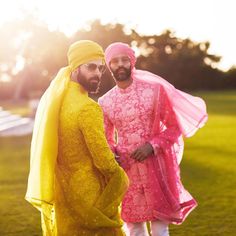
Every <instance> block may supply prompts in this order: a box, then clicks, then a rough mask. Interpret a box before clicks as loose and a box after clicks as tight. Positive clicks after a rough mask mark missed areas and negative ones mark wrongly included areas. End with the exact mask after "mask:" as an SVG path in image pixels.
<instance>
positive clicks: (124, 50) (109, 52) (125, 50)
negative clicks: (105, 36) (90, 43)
mask: <svg viewBox="0 0 236 236" xmlns="http://www.w3.org/2000/svg"><path fill="white" fill-rule="evenodd" d="M118 54H126V55H127V56H128V57H129V58H130V63H131V68H132V69H133V68H134V65H135V62H136V57H135V54H134V50H133V49H132V48H131V47H130V46H129V45H128V44H126V43H120V42H117V43H112V44H110V45H109V46H108V47H107V49H106V50H105V60H106V64H107V66H108V67H109V63H110V61H111V59H112V58H113V57H116V56H117V55H118Z"/></svg>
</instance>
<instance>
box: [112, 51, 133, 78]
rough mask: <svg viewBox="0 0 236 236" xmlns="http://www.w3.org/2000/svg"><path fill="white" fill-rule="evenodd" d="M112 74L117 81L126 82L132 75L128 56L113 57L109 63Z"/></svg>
mask: <svg viewBox="0 0 236 236" xmlns="http://www.w3.org/2000/svg"><path fill="white" fill-rule="evenodd" d="M109 66H110V69H111V72H112V74H113V76H114V78H115V80H117V81H126V80H128V79H129V78H130V75H131V63H130V59H129V57H128V56H127V55H126V54H119V55H117V56H115V57H113V58H112V59H111V61H110V63H109Z"/></svg>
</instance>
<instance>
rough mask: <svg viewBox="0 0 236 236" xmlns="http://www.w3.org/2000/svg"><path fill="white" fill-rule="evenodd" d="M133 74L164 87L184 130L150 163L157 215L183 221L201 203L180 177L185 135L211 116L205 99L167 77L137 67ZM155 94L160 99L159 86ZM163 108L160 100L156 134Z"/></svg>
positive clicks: (169, 220) (160, 217)
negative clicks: (168, 79) (160, 111)
mask: <svg viewBox="0 0 236 236" xmlns="http://www.w3.org/2000/svg"><path fill="white" fill-rule="evenodd" d="M132 76H133V78H134V79H136V80H142V81H146V82H149V83H152V84H154V85H155V84H156V85H157V86H156V88H158V87H159V86H160V85H161V86H162V88H164V90H165V94H166V95H167V98H168V100H169V103H170V105H171V107H172V109H173V111H174V114H175V118H176V120H177V124H178V127H179V129H180V136H179V138H178V139H177V140H176V142H175V143H174V144H173V145H172V146H170V147H166V148H163V149H161V150H160V152H159V153H158V154H157V156H153V157H150V158H149V159H148V165H151V166H152V167H153V166H154V169H155V172H150V173H149V174H150V180H151V182H152V185H153V189H156V190H157V194H156V196H155V199H153V200H154V201H155V202H157V205H158V208H157V210H156V212H155V214H156V217H157V218H158V219H163V220H165V221H167V222H170V223H174V224H181V223H182V222H183V221H184V220H185V218H186V217H187V215H188V214H189V213H190V212H191V211H192V210H193V209H194V208H195V207H196V206H197V202H196V201H195V200H194V199H193V197H192V196H191V195H190V194H189V193H188V192H187V191H186V190H185V189H184V187H183V185H182V183H181V180H180V170H179V163H180V161H181V158H182V154H183V138H182V137H191V136H192V135H194V134H195V132H196V131H197V130H198V129H199V128H201V127H202V126H203V125H204V124H205V123H206V121H207V118H208V117H207V113H206V105H205V102H204V101H203V100H202V99H201V98H199V97H194V96H191V95H189V94H187V93H184V92H182V91H180V90H177V89H176V88H175V87H174V86H173V85H171V84H170V83H168V82H167V81H166V80H164V79H162V78H161V77H159V76H157V75H154V74H152V73H150V72H147V71H142V70H136V69H133V71H132ZM155 97H156V98H157V99H158V89H156V93H155ZM159 110H160V109H158V102H156V106H155V108H154V111H155V119H154V124H153V129H152V136H154V135H155V136H156V135H158V134H160V133H161V132H162V130H161V124H160V122H161V121H160V114H159ZM176 147H178V148H177V149H178V150H177V149H176ZM181 149H182V150H181Z"/></svg>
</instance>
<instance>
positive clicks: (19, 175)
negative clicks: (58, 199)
mask: <svg viewBox="0 0 236 236" xmlns="http://www.w3.org/2000/svg"><path fill="white" fill-rule="evenodd" d="M200 96H201V97H203V98H204V99H205V100H206V102H207V106H208V112H209V121H208V123H207V125H206V126H205V127H204V128H203V129H202V130H200V131H199V132H198V133H197V134H196V135H195V136H194V137H192V138H190V139H186V140H185V141H186V142H185V143H186V144H185V153H184V158H183V161H182V163H181V175H182V181H183V183H184V186H185V187H186V189H187V190H189V192H190V193H191V194H192V195H193V196H194V197H195V198H196V200H197V201H198V207H197V208H196V209H195V210H194V211H193V212H192V213H191V214H190V215H189V217H188V218H187V220H186V221H185V222H184V223H183V224H182V225H180V226H174V225H173V226H171V227H170V234H171V236H175V235H176V236H211V235H212V236H217V235H219V236H233V235H236V223H235V221H236V141H235V133H236V91H227V92H226V91H224V92H202V93H200ZM29 143H30V137H29V136H27V137H20V138H15V137H14V138H0V235H1V236H37V235H41V230H40V215H39V212H38V211H37V210H36V209H34V208H33V207H31V205H30V204H29V203H27V202H26V201H25V200H24V195H25V191H26V183H27V175H28V170H29Z"/></svg>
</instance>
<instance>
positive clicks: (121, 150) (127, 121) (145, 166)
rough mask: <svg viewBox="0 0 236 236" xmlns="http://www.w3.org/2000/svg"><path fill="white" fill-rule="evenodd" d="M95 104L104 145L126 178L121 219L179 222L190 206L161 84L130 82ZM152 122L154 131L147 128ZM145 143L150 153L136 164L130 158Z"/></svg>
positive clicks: (173, 122) (169, 108)
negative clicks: (98, 108)
mask: <svg viewBox="0 0 236 236" xmlns="http://www.w3.org/2000/svg"><path fill="white" fill-rule="evenodd" d="M99 103H100V105H101V106H102V109H103V112H104V123H105V130H106V136H107V140H108V143H109V145H110V147H111V149H112V150H113V151H114V152H116V154H117V155H119V156H120V162H121V166H122V167H123V168H124V170H125V171H126V173H127V175H128V177H129V180H130V185H129V188H128V191H127V192H126V195H125V197H124V199H123V202H122V212H121V215H122V219H123V220H124V221H126V222H144V221H151V220H156V219H161V220H165V221H168V222H170V223H175V224H179V223H181V222H182V221H183V220H184V219H185V218H186V216H187V215H188V213H189V212H190V211H191V210H192V209H193V208H194V207H195V206H196V202H195V200H194V199H193V198H192V197H191V195H190V194H189V193H188V192H187V191H186V190H185V189H184V188H183V186H182V184H181V181H180V176H179V166H178V156H182V153H181V152H182V151H183V146H181V145H183V143H182V134H181V131H180V129H179V126H178V123H177V121H176V116H175V114H174V111H173V109H172V106H171V104H170V102H169V100H168V96H167V95H166V91H165V90H164V89H163V86H162V85H156V84H153V83H149V82H145V81H142V80H137V79H134V80H133V83H132V84H131V85H130V86H129V87H128V88H126V89H121V88H119V87H117V86H115V87H114V88H113V89H111V90H110V91H109V92H108V93H106V94H105V95H104V96H103V97H101V98H100V99H99ZM154 123H155V124H156V125H157V126H158V128H155V129H153V124H154ZM115 130H116V131H117V136H116V137H117V138H115ZM154 130H155V132H153V131H154ZM146 142H149V143H151V145H152V146H153V148H154V155H152V156H149V157H148V158H147V159H146V160H144V161H142V162H138V161H135V160H134V159H132V158H131V157H130V154H131V153H132V152H133V151H134V150H135V149H136V148H138V147H140V146H141V145H143V144H145V143H146Z"/></svg>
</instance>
